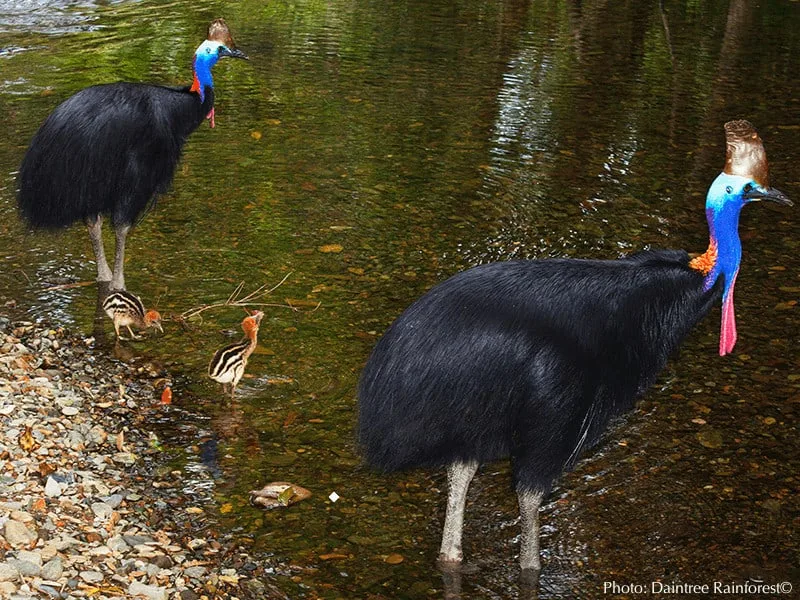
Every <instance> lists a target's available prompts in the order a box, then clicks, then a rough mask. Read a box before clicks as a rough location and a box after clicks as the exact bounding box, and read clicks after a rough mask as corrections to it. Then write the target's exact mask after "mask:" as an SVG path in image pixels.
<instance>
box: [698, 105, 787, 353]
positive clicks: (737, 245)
mask: <svg viewBox="0 0 800 600" xmlns="http://www.w3.org/2000/svg"><path fill="white" fill-rule="evenodd" d="M725 142H726V156H725V168H724V170H723V171H722V173H720V174H719V175H718V176H717V178H716V179H715V180H714V183H712V184H711V187H710V188H709V189H708V195H707V196H706V218H707V219H708V228H709V234H710V241H709V248H708V251H707V252H706V253H705V254H704V255H703V256H701V257H698V259H695V261H696V262H693V265H692V266H693V267H695V268H697V269H698V270H701V271H703V272H704V273H705V274H706V279H705V287H706V289H710V288H711V287H712V286H713V285H714V283H715V282H716V281H717V279H718V278H719V277H720V276H722V277H723V278H724V287H723V296H722V330H721V332H720V347H719V353H720V355H725V354H728V353H729V352H730V351H731V350H733V346H734V344H735V343H736V321H735V318H734V312H733V288H734V285H735V284H736V276H737V274H738V273H739V264H740V262H741V258H742V244H741V242H740V241H739V214H740V213H741V210H742V207H743V206H744V205H745V204H747V203H748V202H754V201H756V200H771V201H773V202H777V203H778V204H784V205H787V206H791V204H792V202H791V201H790V200H789V198H788V197H787V196H786V195H785V194H784V193H783V192H781V191H780V190H776V189H775V188H772V187H769V166H768V164H767V154H766V152H765V151H764V145H763V144H762V143H761V138H760V137H759V136H758V133H757V132H756V130H755V128H754V127H753V126H752V125H751V124H750V123H749V122H748V121H729V122H728V123H725Z"/></svg>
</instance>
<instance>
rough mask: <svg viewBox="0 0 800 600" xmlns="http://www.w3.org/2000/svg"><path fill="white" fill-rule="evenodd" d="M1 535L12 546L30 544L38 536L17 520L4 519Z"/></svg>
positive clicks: (17, 546)
mask: <svg viewBox="0 0 800 600" xmlns="http://www.w3.org/2000/svg"><path fill="white" fill-rule="evenodd" d="M3 535H4V537H5V538H6V541H7V542H8V543H9V544H11V546H13V547H14V548H19V547H21V546H30V545H31V544H32V543H33V542H35V541H36V540H37V539H38V538H39V536H38V535H37V534H36V532H35V531H33V530H31V529H30V528H29V527H28V526H27V525H25V523H20V522H19V521H6V524H5V526H4V527H3Z"/></svg>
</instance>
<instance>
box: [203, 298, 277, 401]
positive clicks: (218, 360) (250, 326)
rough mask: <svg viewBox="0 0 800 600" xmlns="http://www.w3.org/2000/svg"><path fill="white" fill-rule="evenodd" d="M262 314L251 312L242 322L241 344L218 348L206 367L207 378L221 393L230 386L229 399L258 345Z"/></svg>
mask: <svg viewBox="0 0 800 600" xmlns="http://www.w3.org/2000/svg"><path fill="white" fill-rule="evenodd" d="M263 317H264V313H263V312H261V311H260V310H257V311H255V312H253V314H252V315H250V316H249V317H245V318H244V320H243V321H242V329H243V330H244V338H242V341H241V342H237V343H236V344H231V345H229V346H225V347H224V348H220V349H219V350H217V351H216V353H215V354H214V358H212V359H211V363H209V365H208V376H209V377H211V379H213V380H214V381H218V382H219V383H221V384H222V390H223V392H227V389H228V386H229V385H230V390H231V398H233V397H234V394H235V393H236V385H237V384H238V383H239V380H240V379H241V378H242V375H244V370H245V367H247V360H248V359H249V358H250V355H251V354H252V353H253V350H255V349H256V344H257V343H258V327H259V325H260V324H261V319H262V318H263Z"/></svg>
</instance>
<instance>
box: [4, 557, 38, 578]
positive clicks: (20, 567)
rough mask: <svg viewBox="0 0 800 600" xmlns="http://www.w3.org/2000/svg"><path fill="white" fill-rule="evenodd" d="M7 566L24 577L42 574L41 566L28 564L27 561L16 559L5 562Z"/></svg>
mask: <svg viewBox="0 0 800 600" xmlns="http://www.w3.org/2000/svg"><path fill="white" fill-rule="evenodd" d="M6 562H7V563H8V564H9V565H11V566H12V567H14V568H16V569H17V571H18V572H19V574H20V575H24V576H25V577H38V576H39V574H40V573H41V572H42V566H41V564H38V565H37V564H36V563H32V562H29V561H27V560H19V559H16V558H12V559H9V560H8V561H6Z"/></svg>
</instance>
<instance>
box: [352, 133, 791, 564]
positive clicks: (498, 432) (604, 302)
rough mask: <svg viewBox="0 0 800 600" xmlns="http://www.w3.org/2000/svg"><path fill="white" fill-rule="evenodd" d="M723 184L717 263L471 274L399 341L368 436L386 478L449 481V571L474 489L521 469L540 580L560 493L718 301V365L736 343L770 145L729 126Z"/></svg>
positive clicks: (364, 436)
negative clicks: (565, 477)
mask: <svg viewBox="0 0 800 600" xmlns="http://www.w3.org/2000/svg"><path fill="white" fill-rule="evenodd" d="M725 132H726V138H727V160H726V165H725V170H724V172H722V173H721V174H720V175H719V176H718V177H717V178H716V179H715V180H714V182H713V184H712V185H711V187H710V189H709V191H708V196H707V203H706V216H707V219H708V225H709V229H710V244H709V248H708V251H707V252H706V253H705V254H703V255H701V256H699V257H698V258H696V259H694V260H690V259H689V256H688V254H687V253H686V252H683V251H679V250H661V251H646V252H641V253H638V254H635V255H633V256H630V257H627V258H622V259H619V260H577V259H552V260H521V261H508V262H497V263H490V264H486V265H481V266H478V267H474V268H472V269H469V270H467V271H464V272H462V273H459V274H457V275H455V276H453V277H451V278H450V279H448V280H446V281H444V282H443V283H441V284H439V285H437V286H435V287H434V288H433V289H431V290H430V291H428V292H427V293H426V294H425V295H424V296H422V297H421V298H420V299H419V300H417V301H416V302H414V303H413V304H412V305H411V306H410V307H409V308H408V309H407V310H406V311H405V312H404V313H403V314H402V315H400V317H398V318H397V320H396V321H394V323H392V325H391V326H390V327H389V329H388V330H387V331H386V333H385V334H384V335H383V337H382V338H381V339H380V340H379V342H378V344H377V345H376V346H375V349H374V350H373V352H372V355H371V356H370V358H369V361H368V362H367V365H366V367H365V368H364V371H363V373H362V375H361V379H360V382H359V389H358V397H359V425H358V436H359V444H360V448H361V451H362V454H363V456H364V458H365V460H366V462H367V463H368V464H369V465H371V466H372V467H374V468H376V469H378V470H381V471H385V472H388V471H397V470H402V469H408V468H412V467H436V466H443V465H446V466H447V475H448V487H449V496H448V499H447V511H446V516H445V522H444V532H443V535H442V544H441V550H440V554H439V562H440V565H441V566H442V567H443V568H445V569H449V570H451V571H456V572H457V571H458V568H459V567H460V565H461V561H462V550H461V539H462V525H463V517H464V506H465V501H466V493H467V488H468V486H469V484H470V481H471V480H472V478H473V476H474V474H475V472H476V470H477V469H478V466H479V465H481V464H482V463H486V462H488V461H494V460H497V459H501V458H505V457H510V458H511V462H512V469H513V476H514V481H515V485H516V490H517V496H518V501H519V509H520V516H521V526H522V537H521V544H520V564H521V567H522V569H523V574H524V575H526V576H527V577H530V576H533V577H538V573H539V570H540V559H539V522H538V510H539V506H540V504H541V502H542V499H543V497H544V496H545V495H546V494H547V493H548V491H549V490H550V488H551V486H552V484H553V481H554V480H555V479H556V478H557V477H558V476H559V475H560V474H561V473H562V471H564V470H565V469H568V468H570V467H571V466H572V465H574V463H575V462H576V460H577V459H578V457H579V456H580V454H581V452H582V451H583V450H584V449H586V448H589V447H591V446H592V445H593V444H594V443H596V442H597V441H598V439H599V438H600V436H601V435H602V434H603V432H604V431H605V429H606V428H607V426H608V423H609V421H610V420H611V419H612V418H614V417H615V416H618V415H620V414H622V413H623V412H625V411H628V410H629V409H631V408H632V406H633V404H634V402H635V400H636V398H637V397H638V396H640V395H642V394H643V393H644V392H645V391H646V390H647V389H648V387H649V386H650V385H652V384H653V382H654V380H655V378H656V375H657V374H658V372H659V371H660V370H661V369H662V368H663V367H664V366H665V364H666V362H667V358H668V357H669V355H670V353H671V352H672V351H673V350H675V349H676V348H677V346H678V345H679V344H680V343H681V341H682V339H683V338H684V336H686V334H687V333H688V332H689V330H691V329H692V327H694V325H695V324H697V322H698V321H700V320H701V319H702V318H703V317H704V316H705V315H706V314H707V313H708V312H709V310H710V308H711V306H712V305H713V304H714V303H715V302H716V301H717V300H718V299H720V297H721V298H722V304H723V310H722V329H721V337H720V348H719V349H720V354H721V355H724V354H727V353H729V352H730V351H731V350H732V349H733V346H734V343H735V342H736V325H735V322H734V316H733V289H734V284H735V282H736V275H737V272H738V270H739V261H740V258H741V244H740V241H739V235H738V221H739V213H740V211H741V209H742V207H743V206H744V205H745V204H747V203H749V202H752V201H755V200H773V201H775V202H778V203H780V204H787V205H790V204H791V202H790V201H789V199H788V198H787V197H786V196H785V195H784V194H783V193H782V192H780V191H778V190H776V189H774V188H771V187H769V184H768V180H767V163H766V155H765V153H764V149H763V146H762V144H761V140H760V138H759V136H758V134H757V133H756V131H755V129H754V128H753V126H752V125H750V123H748V122H747V121H732V122H729V123H727V124H726V125H725Z"/></svg>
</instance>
